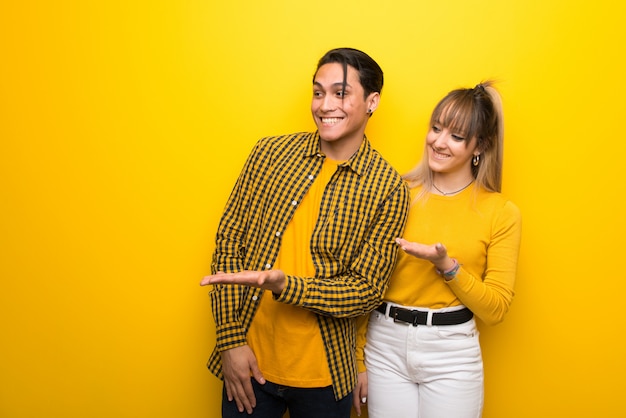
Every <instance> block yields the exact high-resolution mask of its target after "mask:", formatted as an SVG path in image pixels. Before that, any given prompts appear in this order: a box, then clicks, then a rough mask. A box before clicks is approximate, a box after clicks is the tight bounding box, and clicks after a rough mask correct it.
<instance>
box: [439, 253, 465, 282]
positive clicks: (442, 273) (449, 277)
mask: <svg viewBox="0 0 626 418" xmlns="http://www.w3.org/2000/svg"><path fill="white" fill-rule="evenodd" d="M452 261H454V265H453V266H452V268H451V269H448V270H446V271H441V270H439V269H436V270H437V274H439V275H440V276H442V277H443V278H444V279H446V280H452V279H454V277H455V276H456V273H457V272H458V271H459V267H461V265H460V264H459V262H458V261H457V260H456V258H453V259H452Z"/></svg>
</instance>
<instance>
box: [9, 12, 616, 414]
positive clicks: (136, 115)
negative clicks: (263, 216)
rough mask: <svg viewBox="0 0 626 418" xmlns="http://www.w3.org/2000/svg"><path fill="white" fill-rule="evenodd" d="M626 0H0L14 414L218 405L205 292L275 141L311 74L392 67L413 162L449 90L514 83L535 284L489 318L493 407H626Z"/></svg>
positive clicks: (510, 167)
mask: <svg viewBox="0 0 626 418" xmlns="http://www.w3.org/2000/svg"><path fill="white" fill-rule="evenodd" d="M625 12H626V8H625V6H624V5H623V3H621V2H612V1H608V0H599V1H594V2H588V1H585V2H583V1H571V0H547V1H534V0H527V1H510V2H509V1H502V0H450V1H439V2H423V1H415V0H389V1H370V0H358V1H356V0H345V1H336V0H332V1H330V0H320V1H315V2H298V1H289V0H267V1H229V2H227V1H222V2H217V1H213V0H208V1H206V0H205V1H199V0H186V1H165V0H162V1H159V0H151V1H147V0H136V1H132V0H123V1H122V0H108V1H77V0H58V1H49V2H44V1H34V0H19V1H17V0H13V1H11V0H4V1H2V2H1V3H0V60H1V61H0V211H1V212H0V240H1V241H0V242H1V248H0V275H1V277H0V279H1V282H0V283H1V288H0V338H1V340H0V416H2V417H6V418H32V417H63V418H74V417H76V418H78V417H80V418H84V417H93V418H99V417H116V418H138V417H141V418H143V417H145V418H161V417H162V418H173V417H176V418H178V417H185V418H195V417H198V418H200V417H215V416H218V415H219V399H220V388H221V385H220V382H219V381H218V380H217V379H215V378H214V377H213V376H212V375H210V374H209V372H208V371H207V370H206V369H205V361H206V359H207V357H208V355H209V352H210V350H211V348H212V347H213V343H214V328H213V322H212V318H211V315H210V310H209V300H208V297H207V289H205V288H201V287H199V286H198V282H199V281H200V279H201V278H202V276H203V275H205V274H206V273H208V271H209V262H210V254H211V252H212V249H213V239H214V234H215V230H216V227H217V222H218V219H219V215H220V213H221V211H222V208H223V205H224V203H225V200H226V198H227V196H228V194H229V192H230V189H231V187H232V185H233V183H234V181H235V178H236V176H237V174H238V173H239V170H240V169H241V166H242V164H243V162H244V159H245V157H246V156H247V154H248V152H249V150H250V148H251V147H252V145H253V143H254V142H255V141H256V140H257V139H258V138H260V137H261V136H266V135H272V134H280V133H287V132H293V131H299V130H310V129H313V128H314V125H313V123H312V120H311V116H310V113H309V102H310V96H311V87H310V83H311V76H312V74H313V71H314V67H315V63H316V61H317V59H318V58H319V57H320V56H321V55H322V54H323V53H324V52H325V51H326V50H328V49H330V48H333V47H338V46H352V47H356V48H359V49H363V50H365V51H366V52H368V53H369V54H371V55H372V56H373V57H374V58H375V59H376V60H377V61H378V62H379V63H380V64H381V66H382V67H383V70H384V71H385V76H386V83H385V87H384V89H383V95H382V103H381V106H380V108H379V110H378V111H377V112H376V115H375V116H374V118H373V119H372V121H371V123H370V125H369V127H368V136H369V137H370V138H371V140H372V142H373V143H374V145H375V147H376V148H378V149H379V150H380V151H381V152H382V153H383V155H384V156H385V157H386V158H387V159H388V160H389V161H390V162H391V163H392V164H393V165H394V166H395V167H396V168H397V169H398V170H399V171H406V170H407V169H409V168H410V167H412V166H413V164H414V163H415V162H416V161H417V160H418V158H419V156H420V153H421V150H422V141H423V138H424V135H425V133H426V128H427V127H426V123H427V120H428V117H429V114H430V111H431V109H432V107H433V106H434V105H435V103H436V101H437V100H438V99H439V98H440V97H441V96H442V95H444V94H445V93H446V92H447V91H449V90H450V89H452V88H456V87H460V86H473V85H474V84H476V83H477V82H478V81H480V80H481V79H485V78H495V79H497V80H499V84H498V86H499V88H500V90H501V92H502V94H503V96H504V105H505V117H506V129H507V131H506V139H505V168H504V192H505V193H506V194H507V195H509V196H510V197H511V198H512V199H513V200H514V201H515V202H516V203H517V204H518V205H519V207H520V208H521V210H522V213H523V217H524V229H523V244H522V251H521V254H520V267H519V276H518V284H517V288H516V290H517V296H516V299H515V300H514V303H513V306H512V309H511V312H510V314H509V315H508V317H507V318H506V320H505V322H504V323H502V324H500V325H498V326H496V327H493V328H487V327H482V343H483V347H484V356H485V369H486V407H485V413H484V416H485V417H486V418H503V417H505V418H515V417H525V418H526V417H533V418H537V417H546V418H554V417H568V418H569V417H620V416H624V415H625V414H626V404H625V403H624V395H623V375H624V374H625V373H626V364H625V360H624V358H625V357H626V356H625V351H626V350H625V348H626V347H625V343H624V336H623V329H624V327H625V326H626V315H625V314H624V312H626V311H625V308H624V305H623V303H624V302H623V301H622V298H623V295H624V293H625V291H626V280H625V279H626V275H625V274H624V266H623V263H624V256H623V248H624V244H623V237H624V235H625V234H626V228H625V222H624V216H625V215H624V214H625V213H626V210H625V209H626V207H625V204H624V192H625V187H624V180H625V176H624V153H625V152H626V140H625V139H624V130H623V123H624V121H623V119H624V116H623V114H624V110H625V105H624V102H625V99H624V98H625V95H626V89H625V87H624V74H626V67H625V64H624V56H625V52H626V51H625V48H624V42H625V41H626V36H625V30H624V16H625V15H626V13H625Z"/></svg>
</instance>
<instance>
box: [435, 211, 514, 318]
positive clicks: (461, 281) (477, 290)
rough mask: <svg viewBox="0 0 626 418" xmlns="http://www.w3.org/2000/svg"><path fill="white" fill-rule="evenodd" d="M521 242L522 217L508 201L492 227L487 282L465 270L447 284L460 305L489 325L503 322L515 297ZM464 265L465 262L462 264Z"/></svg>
mask: <svg viewBox="0 0 626 418" xmlns="http://www.w3.org/2000/svg"><path fill="white" fill-rule="evenodd" d="M520 241H521V214H520V211H519V209H518V208H517V206H515V204H513V203H512V202H510V201H507V202H506V203H505V204H504V206H503V207H502V209H501V210H500V212H499V214H498V215H497V216H496V217H495V218H494V220H493V224H492V235H491V241H490V243H489V246H488V248H487V266H486V269H485V273H484V278H482V277H475V276H473V275H471V274H470V273H468V272H467V271H466V270H465V269H464V268H463V266H462V265H461V268H460V269H459V271H458V273H457V275H456V278H455V279H453V280H450V281H448V282H446V283H447V284H448V286H450V289H451V290H452V291H453V292H454V293H455V294H456V296H457V297H458V298H459V300H461V302H462V303H463V304H464V305H465V306H467V307H468V308H470V309H471V310H472V312H474V314H475V315H476V316H477V317H478V318H480V319H481V320H482V321H483V322H485V323H486V324H488V325H495V324H497V323H499V322H501V321H502V320H503V319H504V315H505V314H506V313H507V312H508V310H509V306H510V305H511V301H512V300H513V296H514V294H515V293H514V290H513V288H514V285H515V275H516V270H517V261H518V254H519V248H520ZM459 262H460V263H461V264H462V260H459Z"/></svg>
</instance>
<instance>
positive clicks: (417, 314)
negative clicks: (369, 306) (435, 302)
mask: <svg viewBox="0 0 626 418" xmlns="http://www.w3.org/2000/svg"><path fill="white" fill-rule="evenodd" d="M376 310H377V311H378V312H380V313H382V314H386V313H387V304H386V303H384V302H383V304H382V305H380V306H379V307H378V308H376ZM473 316H474V314H473V313H472V311H470V310H469V309H468V308H463V309H459V310H458V311H452V312H435V313H433V320H432V324H433V325H458V324H463V323H465V322H467V321H469V320H470V319H472V317H473ZM389 318H393V320H394V321H395V322H406V323H407V324H411V325H413V326H418V325H426V320H427V319H428V312H424V311H416V310H411V309H404V308H400V307H399V306H391V307H390V308H389Z"/></svg>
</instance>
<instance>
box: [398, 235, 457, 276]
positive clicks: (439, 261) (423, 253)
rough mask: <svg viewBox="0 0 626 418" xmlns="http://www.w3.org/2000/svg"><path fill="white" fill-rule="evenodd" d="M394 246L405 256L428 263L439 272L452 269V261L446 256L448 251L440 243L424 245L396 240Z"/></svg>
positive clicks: (400, 239)
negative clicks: (396, 245) (400, 249)
mask: <svg viewBox="0 0 626 418" xmlns="http://www.w3.org/2000/svg"><path fill="white" fill-rule="evenodd" d="M396 244H398V246H399V247H400V248H402V250H403V251H405V252H406V253H407V254H411V255H412V256H413V257H417V258H422V259H424V260H428V261H430V262H431V263H433V264H434V265H435V267H436V268H437V270H439V271H447V270H450V269H451V268H452V267H454V261H453V260H452V259H451V258H450V257H449V256H448V250H447V249H446V247H445V246H444V245H443V244H442V243H440V242H438V243H436V244H432V245H426V244H421V243H419V242H411V241H407V240H405V239H404V238H396Z"/></svg>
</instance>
